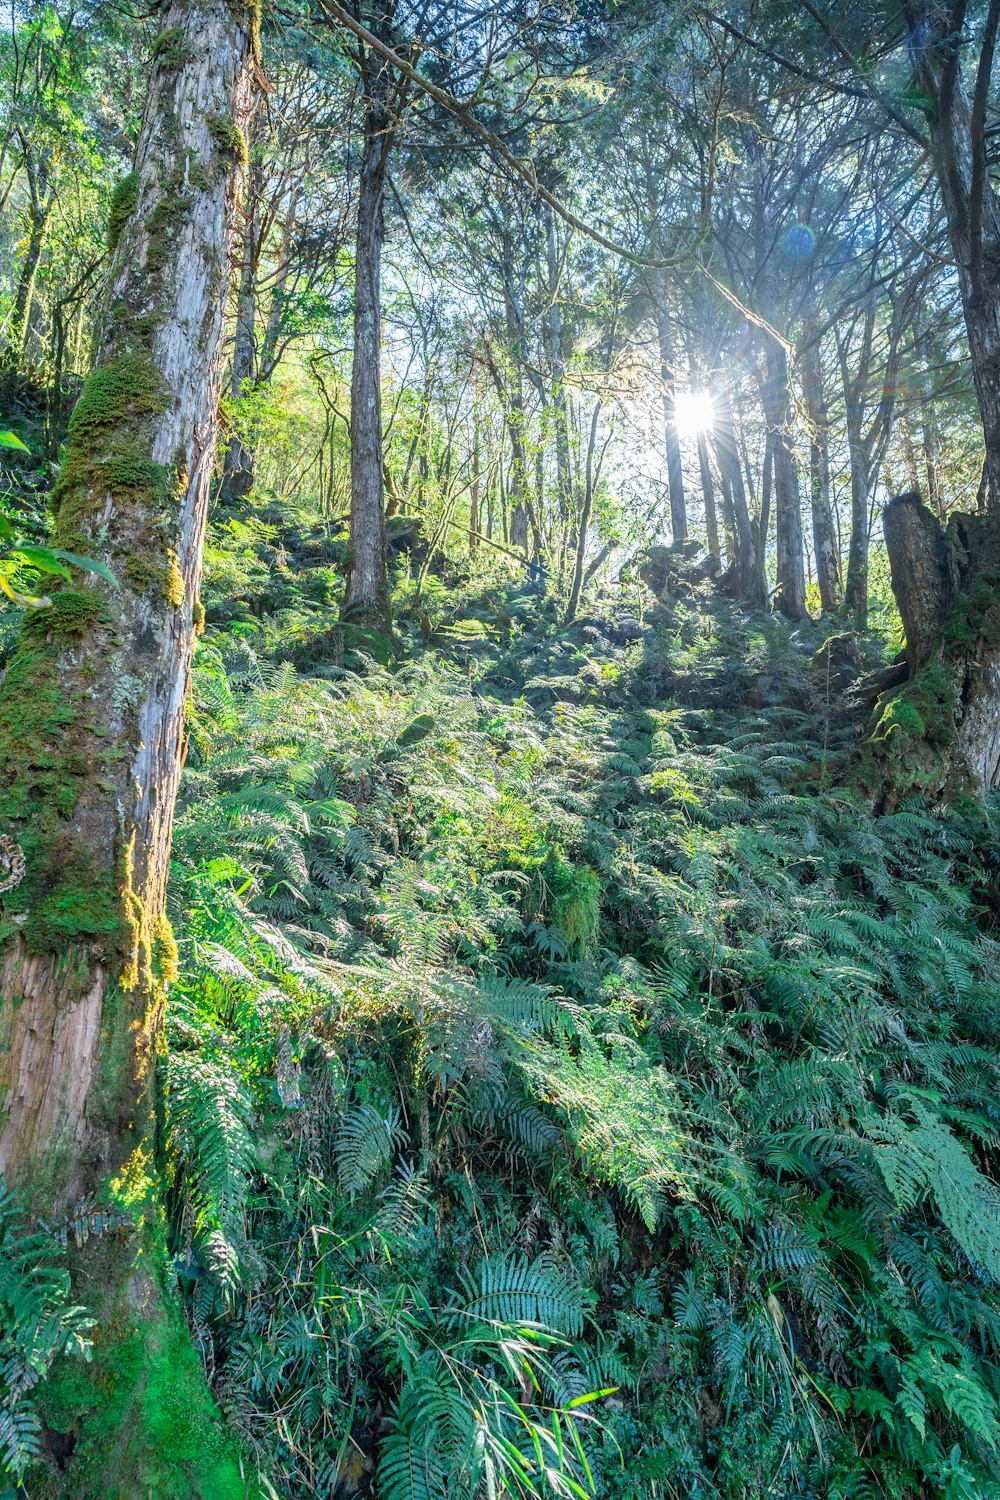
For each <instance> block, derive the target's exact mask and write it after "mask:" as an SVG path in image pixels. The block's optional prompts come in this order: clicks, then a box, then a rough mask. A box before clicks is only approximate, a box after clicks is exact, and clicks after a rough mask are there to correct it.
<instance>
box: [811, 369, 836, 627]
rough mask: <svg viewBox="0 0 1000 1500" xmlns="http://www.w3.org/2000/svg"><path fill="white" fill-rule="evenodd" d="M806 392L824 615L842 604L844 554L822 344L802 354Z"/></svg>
mask: <svg viewBox="0 0 1000 1500" xmlns="http://www.w3.org/2000/svg"><path fill="white" fill-rule="evenodd" d="M802 390H803V395H804V396H805V403H806V410H807V412H808V414H809V422H810V426H811V429H812V430H811V432H810V435H809V494H810V500H811V503H812V526H813V546H814V549H815V553H816V582H817V584H818V585H819V597H820V602H821V603H822V605H823V612H824V614H829V613H831V612H832V611H833V610H835V609H837V608H838V607H839V605H840V554H839V549H838V546H837V532H836V528H835V526H834V524H833V505H832V503H831V497H830V447H829V436H828V434H829V427H830V414H829V412H828V411H827V406H826V395H825V393H824V390H823V367H822V364H821V361H820V350H819V342H818V341H814V342H811V343H809V344H807V345H806V348H805V349H804V350H803V354H802Z"/></svg>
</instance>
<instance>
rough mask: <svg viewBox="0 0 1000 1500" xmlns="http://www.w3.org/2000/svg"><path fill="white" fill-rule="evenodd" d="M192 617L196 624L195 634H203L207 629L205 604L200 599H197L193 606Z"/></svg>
mask: <svg viewBox="0 0 1000 1500" xmlns="http://www.w3.org/2000/svg"><path fill="white" fill-rule="evenodd" d="M191 619H192V622H193V624H194V633H195V635H201V633H202V631H203V630H204V629H205V606H204V604H202V602H201V600H200V599H196V600H195V601H194V604H193V605H192V606H191Z"/></svg>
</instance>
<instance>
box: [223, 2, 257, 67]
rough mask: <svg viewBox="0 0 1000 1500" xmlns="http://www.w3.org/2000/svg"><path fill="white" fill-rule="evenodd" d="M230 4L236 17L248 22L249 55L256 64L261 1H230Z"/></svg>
mask: <svg viewBox="0 0 1000 1500" xmlns="http://www.w3.org/2000/svg"><path fill="white" fill-rule="evenodd" d="M230 3H231V5H232V8H233V11H234V12H235V13H236V15H237V16H240V17H242V18H245V19H246V20H247V21H248V22H249V25H250V55H251V56H252V57H253V59H254V60H255V61H256V62H260V59H261V44H260V22H261V0H230Z"/></svg>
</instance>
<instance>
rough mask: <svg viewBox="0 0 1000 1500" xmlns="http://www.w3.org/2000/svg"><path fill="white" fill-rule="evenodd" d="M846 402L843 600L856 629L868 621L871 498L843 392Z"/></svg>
mask: <svg viewBox="0 0 1000 1500" xmlns="http://www.w3.org/2000/svg"><path fill="white" fill-rule="evenodd" d="M845 401H846V402H847V405H848V408H849V409H848V415H847V447H848V455H849V461H850V469H851V541H850V546H849V548H848V552H847V583H846V586H845V588H844V603H845V604H846V606H847V608H848V610H849V611H850V614H851V618H852V619H853V621H854V624H855V625H856V627H857V628H858V630H864V629H865V627H866V626H867V624H868V550H869V546H868V540H869V539H868V508H869V502H870V500H871V478H870V471H869V463H868V455H867V453H866V452H865V447H864V443H863V442H862V439H861V434H860V432H859V431H858V423H857V421H856V419H855V416H854V414H853V412H852V410H851V408H852V406H853V397H851V396H845Z"/></svg>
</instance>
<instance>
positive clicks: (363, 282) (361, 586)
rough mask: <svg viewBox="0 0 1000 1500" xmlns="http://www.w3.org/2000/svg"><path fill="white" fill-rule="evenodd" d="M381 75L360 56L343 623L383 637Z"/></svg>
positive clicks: (384, 145)
mask: <svg viewBox="0 0 1000 1500" xmlns="http://www.w3.org/2000/svg"><path fill="white" fill-rule="evenodd" d="M387 91H388V75H387V70H386V66H385V64H384V63H383V62H382V61H381V59H380V58H378V57H376V56H375V55H374V54H369V57H368V112H367V114H366V116H365V143H364V151H363V153H362V158H361V182H360V187H359V191H358V230H357V240H356V248H355V261H354V359H353V364H352V370H351V554H350V563H349V573H348V579H347V590H346V593H345V595H344V604H343V609H342V611H341V615H342V618H343V619H344V620H348V621H351V622H352V623H355V624H358V625H360V626H361V627H362V628H363V629H365V630H370V631H372V632H374V633H376V634H378V635H383V636H388V634H389V630H390V617H389V573H388V566H387V562H386V542H385V503H384V495H383V488H382V379H381V375H382V242H383V238H384V235H385V176H386V167H387V164H388V156H389V147H390V144H391V136H390V121H389V114H388V111H387V109H386V105H385V101H386V96H387Z"/></svg>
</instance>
